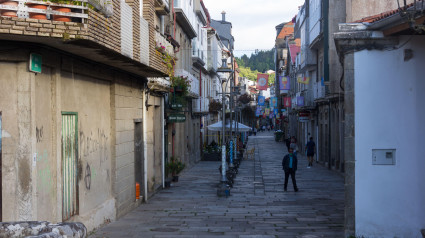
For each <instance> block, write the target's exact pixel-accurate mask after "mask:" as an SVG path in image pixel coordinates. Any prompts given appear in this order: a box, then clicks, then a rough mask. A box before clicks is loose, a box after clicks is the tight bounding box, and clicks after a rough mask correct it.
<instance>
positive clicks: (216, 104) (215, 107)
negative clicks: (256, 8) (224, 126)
mask: <svg viewBox="0 0 425 238" xmlns="http://www.w3.org/2000/svg"><path fill="white" fill-rule="evenodd" d="M222 107H223V104H221V102H220V101H217V100H212V101H211V102H210V105H209V112H211V113H218V112H219V111H221V110H222Z"/></svg>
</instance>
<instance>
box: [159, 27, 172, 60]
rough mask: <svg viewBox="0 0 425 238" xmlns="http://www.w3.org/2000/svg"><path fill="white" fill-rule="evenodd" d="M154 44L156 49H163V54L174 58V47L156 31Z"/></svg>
mask: <svg viewBox="0 0 425 238" xmlns="http://www.w3.org/2000/svg"><path fill="white" fill-rule="evenodd" d="M155 43H156V47H161V46H163V47H165V52H167V54H168V55H170V56H174V47H173V45H171V43H170V42H169V41H168V40H167V39H166V38H165V36H163V35H161V33H159V32H158V31H155Z"/></svg>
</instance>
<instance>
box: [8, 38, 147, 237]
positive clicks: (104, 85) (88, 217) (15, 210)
mask: <svg viewBox="0 0 425 238" xmlns="http://www.w3.org/2000/svg"><path fill="white" fill-rule="evenodd" d="M17 47H18V46H17ZM19 47H22V46H19ZM2 52H6V51H2ZM29 52H30V49H25V48H21V49H20V50H18V51H17V52H16V53H15V54H13V55H11V54H8V53H7V52H6V53H2V54H0V72H2V74H0V108H1V109H0V110H1V112H2V130H3V133H2V137H3V138H2V179H3V186H2V205H3V213H2V215H3V221H26V220H47V221H51V222H60V221H62V170H61V162H62V158H61V157H62V154H61V150H62V148H61V120H62V118H61V117H62V115H61V113H62V112H65V111H66V112H78V174H76V176H77V178H78V191H79V198H78V202H79V209H78V211H77V215H75V216H74V217H72V218H71V219H70V220H71V221H80V222H83V223H84V224H85V225H86V226H87V229H88V230H89V231H90V230H93V229H94V228H96V227H98V226H99V225H100V224H102V223H104V222H105V221H110V220H114V219H115V217H116V213H117V211H119V215H122V214H125V213H126V212H127V211H129V210H130V209H131V208H134V206H135V205H137V203H136V202H135V189H134V188H135V185H134V184H135V180H134V119H136V118H141V117H142V108H143V101H142V92H143V80H142V79H135V78H132V77H131V76H129V75H126V74H124V73H121V72H117V71H113V70H111V69H106V68H105V67H103V66H99V65H95V64H90V63H88V62H81V61H78V60H76V59H73V58H71V57H68V56H63V55H60V54H59V53H57V52H54V51H51V50H47V49H40V50H39V53H40V54H41V55H42V56H43V71H42V73H41V74H37V75H35V74H34V73H30V72H28V63H27V61H28V55H29ZM33 158H35V160H33ZM5 185H7V186H5ZM114 196H116V200H115V198H114ZM116 201H117V205H116Z"/></svg>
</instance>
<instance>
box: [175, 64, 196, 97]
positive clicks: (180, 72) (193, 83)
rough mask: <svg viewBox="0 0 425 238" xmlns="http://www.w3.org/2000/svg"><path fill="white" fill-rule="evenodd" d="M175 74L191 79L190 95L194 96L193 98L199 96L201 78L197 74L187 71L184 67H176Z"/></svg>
mask: <svg viewBox="0 0 425 238" xmlns="http://www.w3.org/2000/svg"><path fill="white" fill-rule="evenodd" d="M174 75H175V76H181V77H187V78H188V79H189V81H190V90H189V97H192V98H198V97H199V80H198V79H197V78H196V77H195V76H193V75H191V74H190V73H189V72H187V71H186V70H184V69H176V70H175V71H174Z"/></svg>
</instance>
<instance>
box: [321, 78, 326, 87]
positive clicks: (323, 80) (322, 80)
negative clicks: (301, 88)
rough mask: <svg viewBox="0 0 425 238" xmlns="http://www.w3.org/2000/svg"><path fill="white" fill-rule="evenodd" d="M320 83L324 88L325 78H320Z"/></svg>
mask: <svg viewBox="0 0 425 238" xmlns="http://www.w3.org/2000/svg"><path fill="white" fill-rule="evenodd" d="M320 81H321V83H322V86H325V78H323V77H322V79H321V80H320Z"/></svg>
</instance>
